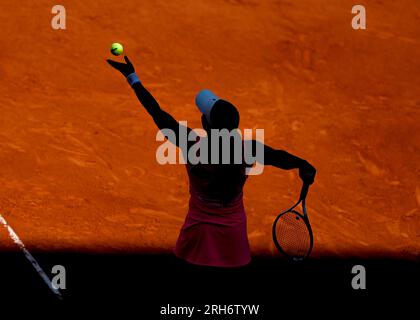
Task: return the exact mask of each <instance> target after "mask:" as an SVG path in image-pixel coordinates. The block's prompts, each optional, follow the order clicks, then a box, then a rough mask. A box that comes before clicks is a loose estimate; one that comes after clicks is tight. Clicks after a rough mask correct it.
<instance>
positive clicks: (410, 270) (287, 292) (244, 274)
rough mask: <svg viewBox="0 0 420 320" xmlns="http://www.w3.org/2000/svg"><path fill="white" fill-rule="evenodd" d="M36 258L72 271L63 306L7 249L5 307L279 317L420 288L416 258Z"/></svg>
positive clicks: (0, 293) (47, 266) (0, 269)
mask: <svg viewBox="0 0 420 320" xmlns="http://www.w3.org/2000/svg"><path fill="white" fill-rule="evenodd" d="M34 256H35V257H36V259H37V260H38V262H39V263H40V265H41V266H42V268H43V269H44V270H45V271H46V272H47V273H50V271H51V269H52V267H53V266H54V265H56V264H59V265H63V266H65V268H66V285H67V289H66V290H64V291H63V296H64V301H63V302H58V301H57V300H56V298H55V297H54V295H53V294H52V293H51V292H50V291H49V289H48V287H47V286H46V285H45V283H43V282H42V280H41V278H40V277H39V276H38V275H37V274H36V272H35V270H34V269H33V268H32V266H31V265H30V264H29V262H28V261H27V260H26V259H25V258H24V257H23V255H22V254H21V253H20V252H16V253H13V252H2V253H0V261H1V264H0V273H1V275H2V281H1V286H0V298H1V301H2V302H5V301H8V300H14V301H29V302H35V301H36V302H46V303H53V304H58V303H60V304H64V305H71V304H74V303H75V304H88V305H89V306H90V307H92V306H95V305H96V304H97V306H102V307H101V308H103V307H104V306H108V307H110V308H111V307H112V306H116V305H117V304H119V303H121V304H124V305H125V306H126V307H130V306H132V307H134V306H136V308H140V307H141V309H142V312H144V313H149V314H155V315H156V314H157V313H156V312H159V311H158V310H159V308H160V307H161V306H165V305H167V304H171V305H192V304H203V305H204V304H223V305H225V304H260V305H261V307H262V310H264V312H265V313H266V314H273V313H275V312H276V310H278V308H279V303H280V304H282V305H285V304H288V305H290V304H296V305H299V304H300V303H301V301H302V300H301V299H302V298H303V297H304V296H307V297H310V301H315V300H314V299H323V300H324V301H332V300H331V299H336V300H341V301H342V302H347V301H350V300H356V301H358V302H359V303H361V302H366V303H367V299H368V298H369V297H372V296H375V295H377V296H381V297H387V298H388V299H391V298H392V297H395V296H398V295H401V294H402V293H404V292H406V293H408V292H410V291H411V290H417V286H418V280H417V278H418V270H419V266H420V264H419V263H417V262H414V261H406V260H391V259H381V260H345V259H333V258H324V259H320V260H316V259H310V260H308V261H306V262H303V263H290V262H287V261H284V260H282V259H276V258H266V257H254V259H253V261H252V263H251V264H250V265H249V266H247V267H244V268H239V269H217V268H208V267H195V266H192V265H189V264H187V263H184V262H182V261H180V260H178V259H177V258H175V257H174V256H172V255H170V254H78V253H35V254H34ZM354 265H363V266H364V267H365V268H366V276H367V279H366V280H367V281H366V285H367V290H354V289H353V288H352V286H351V280H352V277H353V276H354V275H353V274H352V273H351V270H352V267H353V266H354ZM413 292H415V291H413ZM107 303H109V304H107ZM349 303H350V302H349ZM157 318H158V317H157Z"/></svg>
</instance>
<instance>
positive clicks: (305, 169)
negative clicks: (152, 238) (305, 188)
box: [299, 161, 316, 184]
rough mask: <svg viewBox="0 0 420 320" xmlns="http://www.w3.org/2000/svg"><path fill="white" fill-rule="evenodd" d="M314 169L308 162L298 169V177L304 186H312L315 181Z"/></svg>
mask: <svg viewBox="0 0 420 320" xmlns="http://www.w3.org/2000/svg"><path fill="white" fill-rule="evenodd" d="M315 174H316V169H315V168H314V167H313V166H312V165H311V164H310V163H309V162H308V161H304V162H303V165H302V166H301V167H300V168H299V177H300V178H301V179H302V181H303V182H304V183H306V184H312V183H314V180H315Z"/></svg>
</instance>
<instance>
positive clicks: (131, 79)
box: [127, 72, 140, 87]
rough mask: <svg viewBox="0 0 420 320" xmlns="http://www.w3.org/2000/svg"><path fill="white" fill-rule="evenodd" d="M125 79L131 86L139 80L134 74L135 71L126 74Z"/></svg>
mask: <svg viewBox="0 0 420 320" xmlns="http://www.w3.org/2000/svg"><path fill="white" fill-rule="evenodd" d="M127 81H128V83H129V84H130V86H131V87H132V86H133V85H134V84H135V83H138V82H140V80H139V77H138V76H137V75H136V73H135V72H133V73H130V74H129V75H128V76H127Z"/></svg>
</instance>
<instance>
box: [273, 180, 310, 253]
mask: <svg viewBox="0 0 420 320" xmlns="http://www.w3.org/2000/svg"><path fill="white" fill-rule="evenodd" d="M308 190H309V185H308V184H303V186H302V190H301V192H300V197H299V201H298V202H297V203H296V204H295V205H294V206H292V207H291V208H290V209H288V210H286V211H283V212H282V213H280V214H279V215H278V216H277V218H276V219H275V220H274V223H273V240H274V244H275V245H276V247H277V249H278V250H279V251H280V252H281V253H282V254H283V255H285V256H286V257H287V258H288V259H290V260H293V261H301V260H303V259H305V258H307V257H309V255H310V254H311V251H312V247H313V244H314V239H313V235H312V229H311V225H310V223H309V219H308V215H307V213H306V204H305V199H306V195H307V194H308ZM300 203H302V212H303V214H302V213H300V212H298V211H296V207H297V206H298V205H299V204H300Z"/></svg>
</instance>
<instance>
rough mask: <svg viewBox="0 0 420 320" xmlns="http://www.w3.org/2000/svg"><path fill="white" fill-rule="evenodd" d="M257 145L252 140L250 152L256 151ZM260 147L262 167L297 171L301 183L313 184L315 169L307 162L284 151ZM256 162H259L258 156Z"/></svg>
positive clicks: (264, 146) (256, 142) (265, 146)
mask: <svg viewBox="0 0 420 320" xmlns="http://www.w3.org/2000/svg"><path fill="white" fill-rule="evenodd" d="M257 144H262V143H261V142H258V141H255V140H252V150H258V146H257ZM262 147H263V148H260V150H264V161H263V164H264V165H271V166H274V167H277V168H281V169H284V170H290V169H299V176H300V178H301V179H302V180H303V182H305V183H307V184H312V183H313V182H314V179H315V174H316V169H315V168H314V167H313V166H312V165H311V164H310V163H309V162H308V161H306V160H304V159H301V158H299V157H297V156H294V155H292V154H290V153H288V152H286V151H284V150H277V149H273V148H271V147H269V146H267V145H263V146H262ZM257 161H259V159H258V156H257ZM259 162H261V161H259Z"/></svg>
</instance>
